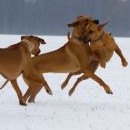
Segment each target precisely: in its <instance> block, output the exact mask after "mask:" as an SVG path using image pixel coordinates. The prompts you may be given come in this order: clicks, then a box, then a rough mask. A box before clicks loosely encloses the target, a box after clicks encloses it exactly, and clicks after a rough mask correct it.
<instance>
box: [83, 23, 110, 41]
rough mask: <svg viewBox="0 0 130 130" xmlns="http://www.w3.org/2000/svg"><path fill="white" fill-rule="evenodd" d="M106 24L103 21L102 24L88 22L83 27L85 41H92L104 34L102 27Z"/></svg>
mask: <svg viewBox="0 0 130 130" xmlns="http://www.w3.org/2000/svg"><path fill="white" fill-rule="evenodd" d="M106 24H108V22H105V23H103V24H95V23H90V24H89V25H88V26H86V27H85V28H84V33H83V37H86V39H87V41H90V42H94V41H97V40H99V39H101V38H102V36H103V34H104V29H103V27H104V26H105V25H106Z"/></svg>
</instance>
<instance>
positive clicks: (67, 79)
mask: <svg viewBox="0 0 130 130" xmlns="http://www.w3.org/2000/svg"><path fill="white" fill-rule="evenodd" d="M81 73H82V71H81V70H79V71H76V72H74V73H69V75H68V76H67V78H66V79H65V81H64V82H63V83H62V85H61V88H62V89H64V88H65V87H66V85H67V84H68V82H69V80H70V78H71V77H72V76H74V75H78V74H81Z"/></svg>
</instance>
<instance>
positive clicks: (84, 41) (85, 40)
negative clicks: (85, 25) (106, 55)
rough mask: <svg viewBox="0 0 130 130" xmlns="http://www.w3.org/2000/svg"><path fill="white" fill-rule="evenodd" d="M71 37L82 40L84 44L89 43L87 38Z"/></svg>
mask: <svg viewBox="0 0 130 130" xmlns="http://www.w3.org/2000/svg"><path fill="white" fill-rule="evenodd" d="M73 38H75V39H76V40H79V41H81V42H83V43H84V44H88V43H89V40H88V39H86V38H85V37H78V36H73Z"/></svg>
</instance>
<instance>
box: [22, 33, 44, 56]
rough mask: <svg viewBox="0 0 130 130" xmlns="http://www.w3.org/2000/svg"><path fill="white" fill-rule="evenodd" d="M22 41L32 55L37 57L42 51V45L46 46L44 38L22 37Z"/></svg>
mask: <svg viewBox="0 0 130 130" xmlns="http://www.w3.org/2000/svg"><path fill="white" fill-rule="evenodd" d="M21 41H23V42H24V43H26V46H27V48H28V49H29V51H30V53H31V54H32V55H35V56H37V55H38V54H39V53H40V52H41V51H40V44H46V43H45V41H44V40H43V39H42V38H39V37H37V36H32V35H30V36H21Z"/></svg>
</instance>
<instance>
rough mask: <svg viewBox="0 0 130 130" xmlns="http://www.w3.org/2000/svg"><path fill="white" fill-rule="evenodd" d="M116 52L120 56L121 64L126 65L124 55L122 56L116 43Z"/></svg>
mask: <svg viewBox="0 0 130 130" xmlns="http://www.w3.org/2000/svg"><path fill="white" fill-rule="evenodd" d="M115 52H116V54H117V55H118V56H119V57H120V58H121V62H122V65H123V66H124V67H126V66H127V65H128V62H127V61H126V59H125V57H124V56H123V54H122V52H121V50H120V48H119V47H118V46H117V45H116V49H115Z"/></svg>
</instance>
